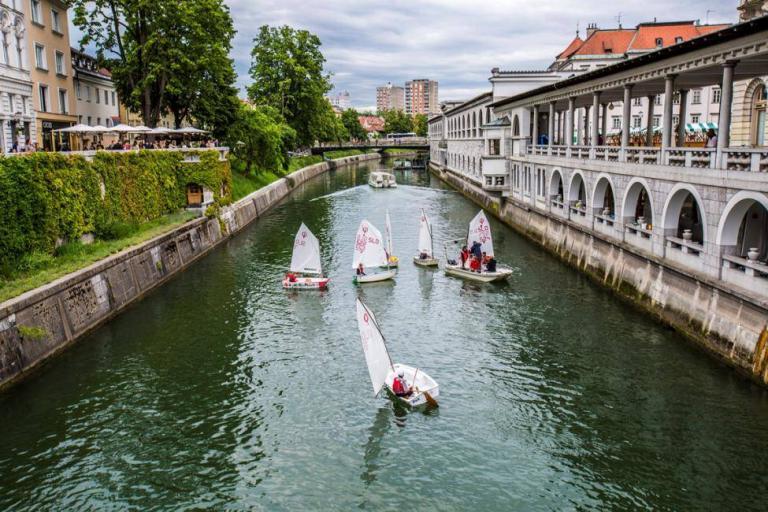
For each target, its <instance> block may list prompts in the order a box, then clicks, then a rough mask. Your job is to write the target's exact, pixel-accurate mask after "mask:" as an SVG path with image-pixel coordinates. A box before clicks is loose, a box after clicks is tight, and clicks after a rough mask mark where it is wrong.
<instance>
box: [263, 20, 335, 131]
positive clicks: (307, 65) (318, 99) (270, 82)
mask: <svg viewBox="0 0 768 512" xmlns="http://www.w3.org/2000/svg"><path fill="white" fill-rule="evenodd" d="M320 46H321V42H320V39H319V38H318V37H317V36H316V35H314V34H312V33H310V32H308V31H306V30H296V29H294V28H291V27H288V26H282V27H270V26H267V25H264V26H262V27H261V28H260V29H259V34H258V36H256V38H255V39H254V47H253V50H252V51H251V59H252V60H251V69H250V74H251V78H252V79H253V83H252V84H251V85H250V87H248V96H249V98H250V99H251V101H253V103H254V104H256V105H269V106H272V107H274V108H276V109H277V110H278V111H279V112H280V113H281V115H282V116H283V117H284V118H285V120H286V122H287V123H288V124H289V125H290V126H291V127H292V128H293V129H294V130H295V131H296V139H297V142H298V143H299V144H300V145H302V146H310V145H312V144H313V143H314V141H315V140H316V139H317V140H322V137H324V136H328V135H329V133H330V132H331V131H333V130H332V128H334V126H333V125H334V124H335V123H334V122H331V120H330V119H329V118H328V113H329V111H330V113H331V115H333V111H332V110H331V109H330V104H329V103H328V101H327V100H326V99H325V97H324V96H325V94H326V93H327V92H328V91H329V90H330V89H331V84H330V75H329V74H327V73H326V72H325V70H324V65H325V57H323V54H322V52H321V51H320ZM335 128H338V127H335Z"/></svg>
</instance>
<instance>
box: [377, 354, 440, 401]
mask: <svg viewBox="0 0 768 512" xmlns="http://www.w3.org/2000/svg"><path fill="white" fill-rule="evenodd" d="M394 367H395V371H394V372H390V374H389V375H387V380H386V382H385V383H384V387H385V388H386V390H387V392H388V393H389V394H390V396H392V397H394V398H395V399H396V400H398V401H400V402H402V403H403V404H405V405H407V406H409V407H419V406H421V405H425V404H426V403H427V397H426V396H425V395H424V392H427V393H429V395H430V396H431V397H432V398H434V399H437V397H438V396H439V395H440V387H439V386H438V385H437V382H436V381H435V379H433V378H432V377H430V376H429V375H427V374H426V373H425V372H424V370H421V369H419V371H418V373H416V368H414V367H412V366H408V365H404V364H399V363H397V364H395V365H394ZM400 370H402V371H403V373H404V374H405V375H404V377H405V381H406V382H407V383H408V384H409V385H411V386H412V387H413V388H414V391H413V393H411V394H410V395H409V396H397V395H395V393H394V392H393V391H392V383H393V382H394V380H395V376H396V375H397V374H398V372H399V371H400ZM414 375H415V376H416V382H414V380H413V377H414Z"/></svg>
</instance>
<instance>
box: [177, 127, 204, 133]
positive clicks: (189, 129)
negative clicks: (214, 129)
mask: <svg viewBox="0 0 768 512" xmlns="http://www.w3.org/2000/svg"><path fill="white" fill-rule="evenodd" d="M173 133H179V134H182V135H197V134H201V133H208V132H207V131H206V130H201V129H200V128H194V127H192V126H188V127H186V128H179V129H178V130H173Z"/></svg>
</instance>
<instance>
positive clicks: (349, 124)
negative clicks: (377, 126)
mask: <svg viewBox="0 0 768 512" xmlns="http://www.w3.org/2000/svg"><path fill="white" fill-rule="evenodd" d="M359 116H360V113H359V112H358V111H357V110H355V109H352V108H350V109H348V110H345V111H344V112H343V113H342V114H341V122H342V123H344V127H345V128H346V129H347V132H348V133H349V138H350V139H353V140H367V139H368V133H367V132H366V131H365V129H364V128H363V126H362V125H361V124H360V120H359V119H358V117H359Z"/></svg>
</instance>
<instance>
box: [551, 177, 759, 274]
mask: <svg viewBox="0 0 768 512" xmlns="http://www.w3.org/2000/svg"><path fill="white" fill-rule="evenodd" d="M615 190H616V188H615V186H614V184H613V181H612V179H611V177H610V176H609V175H607V174H600V175H599V176H598V177H597V180H596V181H595V183H594V186H593V187H591V190H590V189H588V187H587V185H586V180H585V178H584V175H583V173H582V172H581V171H578V170H576V171H574V172H573V174H572V175H571V178H570V182H569V183H568V184H567V186H566V185H565V181H564V177H563V174H562V172H561V171H560V170H557V169H555V170H553V172H552V175H551V178H550V184H549V196H550V197H552V198H558V199H559V200H560V201H562V202H564V203H567V204H570V205H573V204H575V203H579V202H580V203H581V204H583V205H584V208H586V209H588V210H589V209H591V210H592V211H593V212H595V213H597V214H599V215H604V216H610V217H615V218H617V219H621V220H622V221H623V222H624V223H625V224H626V223H632V222H637V221H638V219H641V220H642V221H643V222H644V223H646V224H648V225H650V226H651V227H653V226H654V225H655V224H656V223H657V222H658V223H659V226H660V228H661V230H662V232H663V233H664V235H665V236H674V237H677V238H683V234H684V233H685V232H686V230H690V233H691V241H693V242H696V243H699V244H702V245H704V244H706V243H708V242H709V243H712V242H714V243H715V244H717V245H718V246H720V247H722V248H724V250H725V252H727V253H730V254H733V255H735V256H740V257H744V258H746V257H747V253H748V252H749V250H750V249H752V248H757V249H758V251H759V256H758V258H757V259H758V261H766V260H768V197H766V196H765V194H761V193H758V192H750V191H741V192H739V193H737V194H735V195H734V196H733V197H732V198H731V199H730V200H729V201H728V203H727V204H726V207H725V209H724V210H723V213H722V215H721V216H720V219H719V221H718V225H717V231H716V233H709V229H708V222H707V220H708V219H707V215H708V214H707V212H706V210H705V208H704V206H703V205H704V202H703V199H702V196H701V194H700V193H699V191H698V190H697V189H696V187H695V186H693V185H690V184H683V183H679V184H677V185H675V186H674V187H673V188H672V189H671V190H670V191H669V193H668V194H667V197H666V200H665V203H664V205H654V203H653V195H652V194H651V189H650V186H649V184H648V183H647V181H646V180H645V179H643V178H633V179H632V180H631V181H630V182H629V184H628V185H627V187H626V190H625V192H624V197H623V198H621V199H620V198H617V197H616V193H615ZM619 199H620V200H619ZM659 210H660V211H659ZM713 225H714V224H713Z"/></svg>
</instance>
